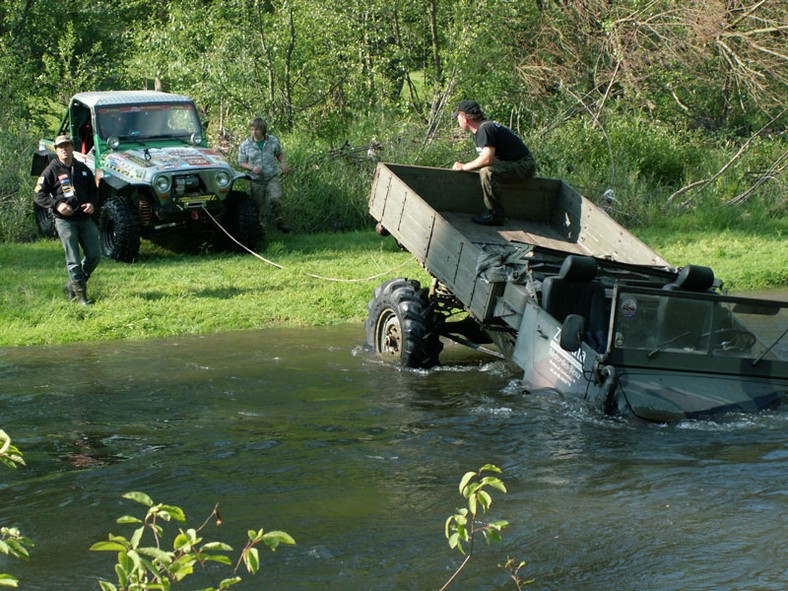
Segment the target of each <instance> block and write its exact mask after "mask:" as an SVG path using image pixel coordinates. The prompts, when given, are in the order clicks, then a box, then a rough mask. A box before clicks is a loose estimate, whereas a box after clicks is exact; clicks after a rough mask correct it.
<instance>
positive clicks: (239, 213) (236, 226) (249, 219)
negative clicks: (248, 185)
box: [224, 191, 265, 251]
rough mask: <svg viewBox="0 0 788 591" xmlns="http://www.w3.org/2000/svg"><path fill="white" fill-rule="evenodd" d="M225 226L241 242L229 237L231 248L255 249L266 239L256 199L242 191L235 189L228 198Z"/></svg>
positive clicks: (228, 243)
mask: <svg viewBox="0 0 788 591" xmlns="http://www.w3.org/2000/svg"><path fill="white" fill-rule="evenodd" d="M224 221H225V224H224V225H225V228H227V231H228V232H229V233H230V235H231V236H232V237H233V238H234V239H235V240H237V241H238V242H240V243H241V245H243V246H241V245H239V244H238V243H237V242H235V240H232V239H230V238H227V237H226V236H225V237H226V238H227V240H226V243H227V245H228V247H229V248H230V249H231V250H236V251H244V250H246V249H245V248H244V247H246V248H248V249H250V250H254V248H255V247H256V246H257V244H258V243H260V242H262V241H263V240H264V239H265V230H264V229H263V226H262V225H261V224H260V219H259V217H258V215H257V207H256V206H255V203H254V200H252V198H251V197H250V196H249V195H247V194H246V193H242V192H241V191H233V192H232V193H230V195H229V197H228V198H227V212H226V213H225V215H224Z"/></svg>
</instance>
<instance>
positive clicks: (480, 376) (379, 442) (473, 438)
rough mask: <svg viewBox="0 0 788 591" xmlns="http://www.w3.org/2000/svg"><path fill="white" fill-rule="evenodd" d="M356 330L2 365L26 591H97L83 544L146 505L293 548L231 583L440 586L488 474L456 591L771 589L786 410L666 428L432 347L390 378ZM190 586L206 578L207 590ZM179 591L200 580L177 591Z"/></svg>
mask: <svg viewBox="0 0 788 591" xmlns="http://www.w3.org/2000/svg"><path fill="white" fill-rule="evenodd" d="M362 340H363V333H362V330H361V328H360V327H358V326H347V327H339V328H321V329H296V330H270V331H259V332H258V331H248V332H241V333H233V334H224V335H213V336H206V337H187V338H177V339H166V340H157V341H145V342H111V343H103V344H87V345H68V346H58V347H34V348H17V349H2V350H0V378H2V384H3V388H2V392H1V393H0V413H2V414H0V416H2V419H0V427H2V428H4V429H5V430H6V431H8V432H9V433H10V434H11V435H12V437H13V438H14V442H15V443H16V444H17V445H18V446H19V447H20V448H21V449H22V450H23V451H24V453H25V458H26V460H27V462H28V464H29V465H28V467H27V468H26V469H22V470H18V471H13V472H12V471H7V470H4V471H3V472H2V478H0V499H2V501H0V523H1V524H3V525H14V526H18V527H20V528H21V529H22V530H23V531H24V532H25V533H26V534H27V535H28V536H29V537H31V538H33V540H34V541H35V542H36V548H35V549H34V551H33V555H32V560H31V561H30V562H28V563H21V562H17V561H9V560H7V559H5V558H0V572H11V573H13V574H15V575H16V576H17V577H19V578H20V579H21V581H22V588H23V589H26V590H28V591H31V590H46V591H49V590H52V591H54V590H58V591H60V590H62V589H97V588H98V584H97V582H96V579H97V577H99V576H103V577H111V576H112V564H113V563H112V558H113V555H111V554H110V553H91V552H88V551H87V549H88V547H89V546H90V545H91V544H92V543H94V542H96V541H98V540H102V539H105V538H106V534H107V533H108V532H110V531H112V532H114V533H126V534H127V535H128V533H127V532H128V531H129V530H124V529H122V527H121V526H119V525H117V524H115V523H114V520H115V518H116V517H118V516H120V515H121V514H125V513H133V512H136V514H139V511H138V510H137V506H136V505H134V504H131V503H128V502H125V501H122V500H121V499H120V495H121V494H122V493H123V492H126V491H131V490H142V491H146V492H147V493H149V494H150V495H151V496H152V497H153V498H154V500H155V501H157V502H166V503H172V504H177V505H179V506H181V507H183V508H184V509H185V510H186V512H187V514H188V515H189V517H190V522H191V524H192V525H194V526H196V525H198V524H199V523H202V521H203V519H204V518H205V517H206V516H208V515H209V514H210V512H211V509H212V508H213V506H214V504H215V503H217V502H218V503H219V504H220V510H221V513H222V516H223V518H224V525H223V526H222V527H221V528H218V529H217V528H214V527H209V528H208V529H207V530H206V532H205V533H206V537H209V538H212V539H221V540H224V541H227V542H230V543H232V544H233V545H234V546H235V547H236V548H240V547H242V546H243V542H244V540H245V532H246V530H247V529H249V528H255V529H256V528H260V527H264V528H266V530H269V529H284V530H286V531H288V532H289V533H291V534H292V535H293V536H294V537H295V538H296V540H297V541H298V545H297V546H295V547H292V548H283V549H281V550H280V551H278V552H277V553H276V554H270V553H269V554H264V555H262V562H263V568H262V572H261V574H260V575H258V576H257V577H251V578H248V580H247V581H245V582H244V583H242V584H241V585H238V586H236V587H234V589H238V590H239V591H241V590H242V589H258V588H266V589H275V588H284V589H289V590H304V591H306V590H307V589H313V588H315V587H318V588H321V589H327V590H334V589H336V590H340V589H342V590H346V589H381V590H388V589H391V590H395V589H396V590H398V591H399V590H402V589H413V590H416V589H418V590H422V589H438V588H439V587H440V585H441V584H442V583H443V581H445V579H446V578H448V576H449V575H450V574H451V572H452V570H453V569H454V568H455V567H456V566H457V565H458V564H459V562H460V559H459V556H455V555H454V554H452V552H451V551H450V550H449V548H448V546H447V544H446V541H445V539H444V537H443V524H444V521H445V519H446V517H447V516H448V515H449V514H450V513H452V512H453V511H454V509H455V508H456V507H459V506H461V504H462V499H461V497H460V496H459V495H458V494H457V483H458V481H459V479H460V477H461V476H462V474H463V473H464V472H465V471H466V470H472V469H475V468H478V467H479V466H481V465H482V464H484V463H487V462H491V463H495V464H497V465H499V466H500V467H502V468H503V470H504V475H503V478H504V480H505V482H506V484H507V486H508V489H509V493H508V494H506V495H502V494H495V495H494V499H495V501H494V505H493V516H494V517H495V518H502V519H507V520H509V521H510V522H511V526H510V527H509V528H508V529H507V530H504V543H503V545H495V544H494V545H491V546H485V545H483V544H481V545H479V546H478V548H477V554H476V556H475V557H474V560H473V561H471V563H470V566H469V567H468V570H467V571H466V572H465V573H463V574H462V575H461V577H460V579H459V581H458V583H457V587H456V588H457V589H491V588H496V589H498V588H507V587H508V588H510V589H514V587H513V586H512V585H511V584H508V583H507V578H506V575H505V573H504V572H503V571H501V570H500V569H498V568H497V564H498V563H500V562H502V561H503V560H504V559H505V558H506V556H507V555H510V556H512V557H514V558H516V559H518V560H525V561H526V562H527V563H528V565H527V567H526V569H525V571H524V575H525V576H526V577H528V578H533V579H535V580H536V583H535V584H534V586H533V587H531V588H534V589H541V590H545V589H547V590H556V591H558V590H561V591H573V590H577V591H580V590H582V591H588V590H600V591H602V590H612V589H621V590H650V591H651V590H660V591H662V590H664V591H670V590H676V591H684V590H687V589H693V590H703V589H714V590H715V591H738V590H741V589H751V590H756V589H757V590H775V591H777V590H780V591H782V590H784V589H785V588H788V572H787V571H788V561H787V560H786V554H785V550H784V543H785V539H784V538H785V531H786V517H785V515H786V508H787V507H788V505H787V504H786V501H787V500H788V438H786V435H785V429H786V423H787V422H788V414H787V413H786V412H785V411H784V410H781V411H776V412H767V413H762V414H759V415H749V416H747V415H737V416H728V417H724V418H721V419H717V420H715V421H688V422H685V423H681V424H679V425H675V426H671V427H665V426H658V425H650V424H642V423H635V422H630V421H625V420H619V419H613V418H609V417H604V416H600V415H599V414H597V413H596V412H594V411H591V410H589V409H587V408H585V407H583V406H582V404H581V403H579V402H576V401H569V400H563V399H561V398H559V397H558V396H556V395H547V394H536V395H523V394H522V393H521V391H520V389H519V388H518V384H517V377H518V371H517V369H516V368H514V367H512V366H510V365H507V364H505V363H501V362H498V361H490V360H489V359H488V358H484V357H479V356H478V355H476V354H473V353H470V352H466V351H465V350H460V349H456V348H453V347H450V348H449V349H448V354H447V355H445V356H444V366H443V367H441V368H437V369H435V370H431V371H426V372H425V371H408V370H401V369H398V368H396V367H392V366H390V365H386V364H383V363H381V362H379V361H378V360H377V359H376V358H375V357H373V356H371V355H369V354H368V353H367V352H365V351H364V350H363V348H362V347H361V342H362ZM203 583H205V584H204V585H203V586H206V585H207V584H208V583H207V582H203ZM190 588H196V587H195V586H190Z"/></svg>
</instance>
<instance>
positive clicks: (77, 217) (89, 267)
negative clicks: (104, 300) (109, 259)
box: [33, 135, 101, 306]
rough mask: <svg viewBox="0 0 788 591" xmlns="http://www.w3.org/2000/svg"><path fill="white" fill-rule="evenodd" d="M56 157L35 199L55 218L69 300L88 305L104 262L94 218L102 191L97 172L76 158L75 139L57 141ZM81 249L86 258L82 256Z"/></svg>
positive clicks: (37, 190)
mask: <svg viewBox="0 0 788 591" xmlns="http://www.w3.org/2000/svg"><path fill="white" fill-rule="evenodd" d="M55 154H56V156H57V158H55V159H54V160H52V161H51V162H50V163H49V165H48V166H47V167H46V168H45V169H44V172H42V173H41V176H40V177H39V179H38V182H37V183H36V188H35V193H34V195H33V199H34V200H35V202H36V203H37V204H38V205H40V206H41V207H43V208H44V209H51V210H52V212H53V213H54V216H55V228H56V229H57V233H58V236H59V237H60V242H62V244H63V250H64V251H65V253H66V269H67V271H68V276H69V282H68V283H67V284H66V285H65V287H64V288H63V290H64V291H65V293H66V295H67V296H68V299H69V300H76V301H77V302H78V303H79V304H81V305H83V306H86V305H88V304H89V303H90V302H89V301H88V298H87V293H86V284H87V281H88V279H89V278H90V274H91V273H92V272H93V271H94V270H95V268H96V267H97V266H98V264H99V261H100V260H101V246H100V244H99V234H98V228H96V224H95V223H94V222H93V218H92V217H91V216H92V215H93V213H94V212H95V211H96V206H97V205H98V190H97V189H96V181H95V179H94V177H93V173H92V172H91V171H90V169H89V168H88V167H87V166H85V165H84V164H83V163H82V162H80V161H79V160H75V159H74V140H72V139H71V138H70V137H69V136H67V135H59V136H57V138H55ZM80 247H81V248H82V252H83V253H84V256H81V255H80Z"/></svg>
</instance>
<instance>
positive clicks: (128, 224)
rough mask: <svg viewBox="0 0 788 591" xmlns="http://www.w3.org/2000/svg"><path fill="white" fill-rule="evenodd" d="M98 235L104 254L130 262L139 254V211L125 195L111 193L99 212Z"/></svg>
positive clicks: (123, 261) (117, 259)
mask: <svg viewBox="0 0 788 591" xmlns="http://www.w3.org/2000/svg"><path fill="white" fill-rule="evenodd" d="M99 235H100V236H101V250H102V252H103V253H104V256H107V257H110V258H113V259H115V260H116V261H120V262H122V263H131V262H132V261H135V260H137V258H138V257H139V255H140V213H139V209H138V208H136V207H135V206H134V203H133V202H132V201H131V200H129V199H127V198H126V197H121V196H120V195H112V196H111V197H110V198H109V199H108V200H107V201H106V203H104V205H103V207H102V208H101V212H100V213H99Z"/></svg>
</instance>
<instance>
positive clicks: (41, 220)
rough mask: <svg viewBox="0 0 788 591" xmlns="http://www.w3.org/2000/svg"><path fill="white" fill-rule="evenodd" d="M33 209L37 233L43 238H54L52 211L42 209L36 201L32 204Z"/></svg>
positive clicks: (55, 234)
mask: <svg viewBox="0 0 788 591" xmlns="http://www.w3.org/2000/svg"><path fill="white" fill-rule="evenodd" d="M33 211H34V212H35V215H36V227H37V228H38V233H39V234H40V235H41V236H42V237H44V238H55V237H56V236H57V229H56V228H55V215H54V214H53V213H52V211H51V210H49V209H44V208H43V207H41V206H40V205H39V204H38V203H34V204H33Z"/></svg>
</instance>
